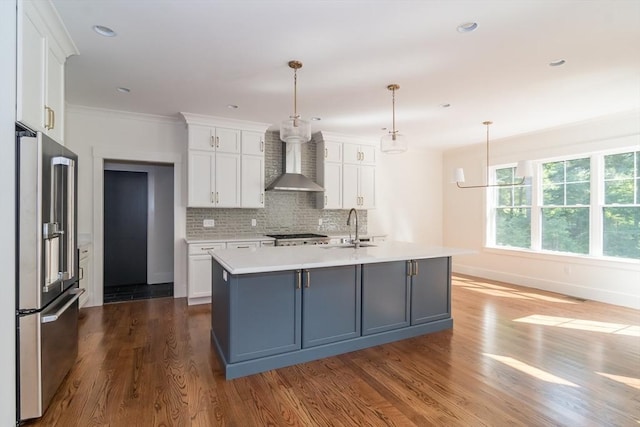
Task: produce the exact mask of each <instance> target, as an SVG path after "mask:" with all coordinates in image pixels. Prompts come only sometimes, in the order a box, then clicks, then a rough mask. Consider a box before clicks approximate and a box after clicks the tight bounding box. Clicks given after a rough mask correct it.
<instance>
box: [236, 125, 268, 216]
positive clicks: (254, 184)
mask: <svg viewBox="0 0 640 427" xmlns="http://www.w3.org/2000/svg"><path fill="white" fill-rule="evenodd" d="M243 135H244V134H243ZM243 143H244V141H243ZM240 181H241V182H242V195H241V197H242V207H243V208H264V157H263V156H246V155H244V154H243V155H242V178H241V180H240Z"/></svg>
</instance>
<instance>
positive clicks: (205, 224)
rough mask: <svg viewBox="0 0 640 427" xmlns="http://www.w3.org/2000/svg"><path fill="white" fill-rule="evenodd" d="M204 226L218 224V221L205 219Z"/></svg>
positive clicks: (210, 226) (209, 226) (208, 226)
mask: <svg viewBox="0 0 640 427" xmlns="http://www.w3.org/2000/svg"><path fill="white" fill-rule="evenodd" d="M202 226H203V227H206V228H212V227H215V226H216V221H215V220H214V219H205V220H204V221H202Z"/></svg>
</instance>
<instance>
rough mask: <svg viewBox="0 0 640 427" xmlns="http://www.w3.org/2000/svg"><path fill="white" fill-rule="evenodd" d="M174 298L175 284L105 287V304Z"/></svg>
mask: <svg viewBox="0 0 640 427" xmlns="http://www.w3.org/2000/svg"><path fill="white" fill-rule="evenodd" d="M172 296H173V282H171V283H160V284H157V285H148V284H146V283H143V284H137V285H124V286H105V288H104V298H103V299H104V303H105V304H107V303H111V302H122V301H133V300H139V299H151V298H166V297H172Z"/></svg>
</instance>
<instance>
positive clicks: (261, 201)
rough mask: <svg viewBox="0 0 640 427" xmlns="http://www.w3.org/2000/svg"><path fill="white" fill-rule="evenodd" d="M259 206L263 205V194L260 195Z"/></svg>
mask: <svg viewBox="0 0 640 427" xmlns="http://www.w3.org/2000/svg"><path fill="white" fill-rule="evenodd" d="M260 204H261V205H263V204H264V193H260Z"/></svg>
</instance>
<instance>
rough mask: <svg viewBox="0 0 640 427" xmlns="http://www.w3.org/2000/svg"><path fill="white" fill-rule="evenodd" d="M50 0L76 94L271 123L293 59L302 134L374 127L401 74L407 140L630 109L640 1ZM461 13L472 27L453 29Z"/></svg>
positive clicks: (284, 98) (377, 131)
mask: <svg viewBox="0 0 640 427" xmlns="http://www.w3.org/2000/svg"><path fill="white" fill-rule="evenodd" d="M53 3H54V5H55V6H56V8H57V9H58V12H59V13H60V16H61V17H62V20H63V21H64V23H65V25H66V26H67V29H68V30H69V33H70V34H71V37H72V38H73V40H74V41H75V43H76V45H77V47H78V49H79V51H80V55H78V56H73V57H71V58H69V59H68V62H67V88H66V94H67V101H68V102H69V103H70V104H75V105H86V106H91V107H99V108H107V109H115V110H124V111H134V112H140V113H149V114H159V115H166V116H176V115H177V113H178V112H180V111H185V112H190V113H198V114H205V115H212V116H220V117H230V118H237V119H243V120H251V121H257V122H265V123H272V124H275V126H276V127H277V125H278V123H279V122H280V121H281V120H283V119H285V118H286V117H288V116H289V115H290V114H291V113H292V110H293V72H292V70H291V69H290V68H288V66H287V62H288V61H289V60H290V59H298V60H300V61H302V62H303V64H304V66H303V68H302V69H301V70H300V71H299V72H298V110H299V112H300V113H301V114H302V116H303V118H306V119H309V118H311V117H314V116H317V117H321V118H322V120H321V121H319V122H312V128H313V130H314V131H317V130H325V131H331V132H339V133H346V134H354V135H361V136H371V137H374V138H378V137H379V136H381V135H383V134H384V133H385V131H383V130H381V128H383V127H389V128H391V93H390V92H389V91H388V90H387V89H386V86H387V85H388V84H389V83H398V84H399V85H400V90H399V91H398V92H397V94H396V120H397V128H398V129H399V130H400V131H401V133H404V134H406V135H407V137H408V138H409V141H410V143H411V144H412V145H415V146H423V147H434V148H447V147H453V146H460V145H466V144H470V143H477V142H482V141H483V140H484V137H485V130H484V126H483V125H482V124H481V123H482V121H484V120H492V121H493V122H494V125H493V126H492V128H491V138H492V140H494V139H498V138H502V137H508V136H512V135H517V134H521V133H527V132H532V131H535V130H539V129H545V128H549V127H554V126H559V125H562V124H566V123H572V122H577V121H581V120H586V119H590V118H594V117H598V116H603V115H607V114H611V113H616V112H621V111H629V110H635V109H640V1H638V0H579V1H576V0H527V1H523V0H510V1H507V0H494V1H483V0H475V1H474V0H469V1H456V0H448V1H443V0H423V1H419V0H413V1H411V0H326V1H323V0H218V1H213V0H208V1H207V0H53ZM470 21H474V22H477V23H478V29H477V30H476V31H475V32H472V33H459V32H457V31H456V27H457V26H458V25H459V24H462V23H465V22H470ZM93 25H104V26H108V27H110V28H112V29H113V30H114V31H116V32H117V37H113V38H105V37H102V36H99V35H98V34H96V33H95V32H93V31H92V27H93ZM557 59H564V60H566V64H565V65H563V66H561V67H550V66H549V65H548V64H549V62H550V61H552V60H557ZM119 86H123V87H127V88H130V89H131V92H130V93H128V94H123V93H120V92H118V91H117V90H116V88H117V87H119ZM444 103H449V104H451V107H449V108H442V107H441V104H444ZM228 104H236V105H238V106H239V108H238V109H236V110H232V109H229V108H228V107H227V105H228Z"/></svg>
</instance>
